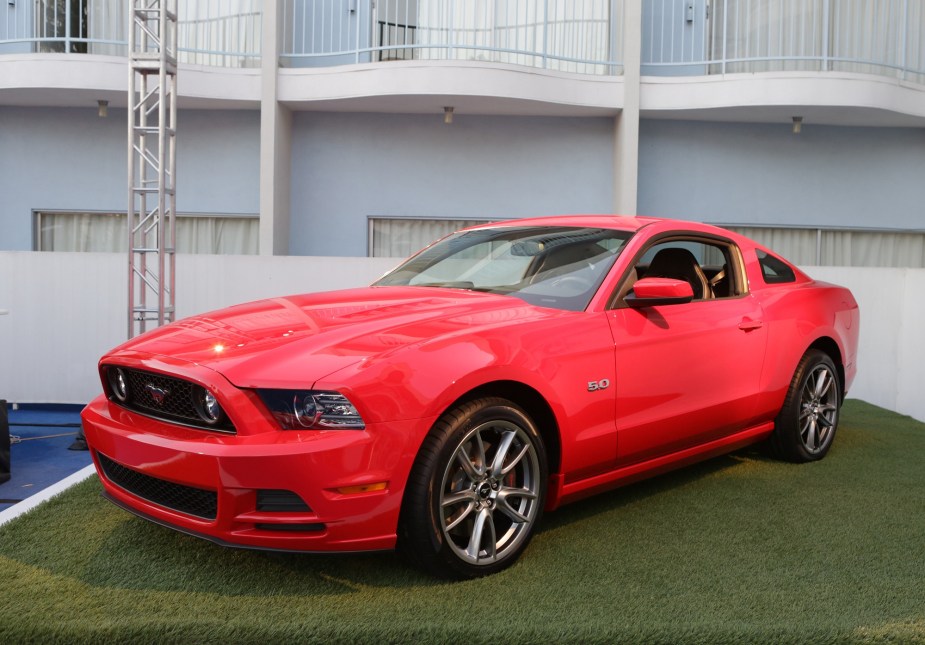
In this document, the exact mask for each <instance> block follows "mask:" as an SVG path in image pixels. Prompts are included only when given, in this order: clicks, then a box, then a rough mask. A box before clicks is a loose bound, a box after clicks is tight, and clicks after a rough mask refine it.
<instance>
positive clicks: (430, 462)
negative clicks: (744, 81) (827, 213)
mask: <svg viewBox="0 0 925 645" xmlns="http://www.w3.org/2000/svg"><path fill="white" fill-rule="evenodd" d="M858 324H859V316H858V307H857V304H856V303H855V300H854V298H853V297H852V295H851V293H850V292H849V291H848V290H847V289H844V288H841V287H837V286H833V285H829V284H823V283H820V282H816V281H814V280H812V279H811V278H809V277H807V276H806V275H805V274H804V273H802V272H801V271H800V270H799V269H797V268H796V267H794V266H793V265H792V264H790V263H788V262H786V261H785V260H783V259H781V258H780V257H778V256H777V255H775V254H774V253H772V252H771V251H769V250H768V249H766V248H763V247H761V246H759V245H758V244H756V243H755V242H752V241H750V240H748V239H746V238H744V237H742V236H740V235H736V234H733V233H731V232H728V231H725V230H722V229H719V228H715V227H712V226H707V225H702V224H695V223H689V222H679V221H671V220H660V219H650V218H643V217H638V218H624V217H608V216H575V217H555V218H538V219H528V220H517V221H511V222H505V223H500V224H490V225H485V226H477V227H474V228H470V229H467V230H464V231H460V232H458V233H455V234H453V235H450V236H449V237H446V238H444V239H443V240H441V241H439V242H437V243H435V244H433V245H431V246H429V247H428V248H426V249H424V250H423V251H421V252H420V253H418V254H417V255H415V256H413V257H412V258H411V259H410V260H408V261H407V262H405V263H404V264H402V265H401V266H399V267H398V268H397V269H395V270H394V271H392V272H391V273H389V274H388V275H386V276H385V277H384V278H382V279H381V280H379V281H378V282H376V283H375V284H374V285H372V286H371V287H367V288H363V289H354V290H349V291H340V292H333V293H316V294H307V295H300V296H291V297H286V298H273V299H269V300H263V301H260V302H254V303H250V304H244V305H239V306H236V307H231V308H229V309H224V310H222V311H215V312H212V313H207V314H203V315H200V316H195V317H193V318H188V319H186V320H181V321H178V322H176V323H173V324H170V325H167V326H165V327H161V328H158V329H156V330H154V331H151V332H149V333H147V334H144V335H142V336H139V337H138V338H135V339H133V340H131V341H129V342H127V343H125V344H124V345H122V346H120V347H118V348H116V349H114V350H113V351H111V352H110V353H108V354H107V355H106V356H104V357H103V358H102V360H101V361H100V366H99V367H100V376H101V378H102V383H103V390H104V394H103V395H101V396H99V397H98V398H96V399H95V400H94V401H93V402H91V403H90V404H89V405H88V406H87V408H86V409H85V410H84V411H83V424H84V430H85V434H86V437H87V442H88V444H89V445H90V448H91V450H92V454H93V460H94V463H95V464H96V468H97V471H98V473H99V477H100V479H101V481H102V483H103V487H104V489H105V495H106V497H108V498H109V499H110V500H111V501H113V502H115V503H116V504H118V505H119V506H121V507H123V508H125V509H126V510H129V511H131V512H133V513H136V514H138V515H140V516H142V517H144V518H147V519H149V520H152V521H154V522H157V523H160V524H163V525H166V526H169V527H171V528H174V529H178V530H180V531H183V532H186V533H189V534H192V535H196V536H199V537H203V538H206V539H209V540H212V541H214V542H218V543H220V544H225V545H233V546H239V547H249V548H257V549H282V550H292V551H362V550H375V549H391V548H394V547H396V546H397V547H398V548H399V549H401V550H402V551H404V552H405V553H407V554H408V556H409V557H410V558H411V559H412V560H413V561H415V562H416V563H417V564H419V565H421V566H423V567H424V568H426V569H427V570H429V571H432V572H434V573H437V574H439V575H444V576H450V577H457V578H465V577H474V576H480V575H484V574H488V573H492V572H495V571H498V570H500V569H503V568H504V567H507V566H509V565H511V564H512V563H513V562H514V561H515V560H516V559H517V558H518V556H519V555H520V554H521V552H523V550H524V549H525V548H526V546H527V543H528V542H529V541H530V537H531V536H532V534H533V533H534V532H535V530H536V527H537V525H538V524H539V522H540V518H541V516H542V514H543V512H544V511H549V510H553V509H555V508H556V507H558V506H559V505H561V504H564V503H567V502H571V501H574V500H577V499H580V498H583V497H586V496H588V495H591V494H593V493H598V492H601V491H604V490H608V489H612V488H614V487H616V486H619V485H621V484H625V483H627V482H630V481H634V480H638V479H640V478H643V477H648V476H650V475H653V474H655V473H659V472H663V471H666V470H669V469H672V468H676V467H678V466H681V465H683V464H688V463H691V462H694V461H697V460H701V459H706V458H708V457H711V456H714V455H718V454H721V453H725V452H729V451H732V450H736V449H739V448H742V447H743V446H746V445H748V444H752V443H755V442H760V441H766V442H767V443H768V444H769V445H770V447H771V448H772V449H773V450H774V451H775V452H776V453H777V454H778V455H779V456H780V457H782V458H784V459H788V460H792V461H812V460H816V459H821V458H822V457H823V456H825V454H826V453H827V452H828V450H829V448H830V447H831V445H832V440H833V439H834V437H835V431H836V428H837V425H838V415H839V408H840V404H841V402H842V400H843V398H844V395H845V392H846V391H847V388H848V386H849V385H850V384H851V382H852V380H853V379H854V376H855V373H856V357H857V343H858Z"/></svg>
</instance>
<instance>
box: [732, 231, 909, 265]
mask: <svg viewBox="0 0 925 645" xmlns="http://www.w3.org/2000/svg"><path fill="white" fill-rule="evenodd" d="M725 228H728V229H729V230H731V231H736V232H738V233H741V234H742V235H745V236H747V237H750V238H752V239H753V240H755V241H756V242H759V243H760V244H763V245H764V246H766V247H768V248H769V249H772V250H773V251H774V252H775V253H778V254H780V255H781V256H783V257H785V258H787V259H788V260H790V261H791V262H793V263H794V264H798V265H804V266H813V265H818V266H859V267H902V268H925V233H922V232H919V231H851V230H837V229H815V228H812V229H810V228H772V227H751V226H747V227H742V226H739V227H735V226H727V227H725Z"/></svg>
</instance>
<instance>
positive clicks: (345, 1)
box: [281, 0, 623, 74]
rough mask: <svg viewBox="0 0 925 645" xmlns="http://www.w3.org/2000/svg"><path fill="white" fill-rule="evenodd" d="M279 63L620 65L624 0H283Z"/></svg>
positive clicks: (590, 70)
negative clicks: (456, 62)
mask: <svg viewBox="0 0 925 645" xmlns="http://www.w3.org/2000/svg"><path fill="white" fill-rule="evenodd" d="M282 12H283V25H284V34H283V41H282V56H281V64H282V65H285V66H291V67H315V66H329V65H342V64H347V63H365V62H375V61H392V60H471V61H490V62H497V63H509V64H513V65H525V66H529V67H538V68H542V69H551V70H560V71H567V72H575V73H583V74H616V73H620V71H621V69H622V65H621V60H622V46H621V40H622V33H621V24H622V23H621V21H620V20H619V19H618V17H619V16H622V12H623V0H283V10H282Z"/></svg>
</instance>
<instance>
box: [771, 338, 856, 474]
mask: <svg viewBox="0 0 925 645" xmlns="http://www.w3.org/2000/svg"><path fill="white" fill-rule="evenodd" d="M841 399H842V386H841V379H840V378H839V375H838V369H837V368H836V367H835V363H834V362H832V359H831V358H830V357H829V355H828V354H826V353H824V352H821V351H819V350H817V349H811V350H809V351H807V352H806V354H804V355H803V358H801V359H800V363H799V364H798V365H797V369H796V372H795V373H794V375H793V380H792V381H791V382H790V388H789V389H788V390H787V396H786V398H785V399H784V405H783V407H781V410H780V413H779V414H778V415H777V419H775V421H774V433H773V434H772V435H771V442H770V443H771V449H772V451H773V453H774V454H775V455H776V456H777V457H779V458H781V459H786V460H787V461H793V462H797V463H802V462H807V461H818V460H819V459H822V458H823V457H825V455H826V453H828V452H829V448H831V447H832V442H833V441H834V440H835V431H836V430H837V429H838V417H839V411H840V409H841V402H842V401H841Z"/></svg>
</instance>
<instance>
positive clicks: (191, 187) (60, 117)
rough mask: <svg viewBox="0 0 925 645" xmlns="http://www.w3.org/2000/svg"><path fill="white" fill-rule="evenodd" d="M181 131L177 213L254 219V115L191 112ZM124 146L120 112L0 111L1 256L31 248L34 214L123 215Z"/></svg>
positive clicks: (180, 121) (125, 198) (125, 192)
mask: <svg viewBox="0 0 925 645" xmlns="http://www.w3.org/2000/svg"><path fill="white" fill-rule="evenodd" d="M177 131H178V133H177V139H178V145H177V172H178V178H177V211H178V212H179V213H218V214H255V213H257V212H258V210H259V203H258V193H259V191H258V185H259V181H258V180H259V175H260V168H259V159H260V154H259V153H260V114H259V112H257V111H256V110H255V111H243V110H210V111H205V110H187V111H185V112H183V114H182V115H181V116H179V117H178V124H177ZM125 136H126V114H125V110H118V109H111V110H110V111H109V116H108V117H106V118H100V117H98V116H97V110H96V108H94V109H69V108H38V107H28V108H25V107H3V106H0V250H3V251H27V250H31V249H32V248H33V246H32V229H33V218H32V213H33V211H35V210H64V211H91V212H92V211H112V212H123V213H124V212H125V210H126V208H127V206H128V184H127V179H126V178H127V172H128V170H127V150H126V143H125Z"/></svg>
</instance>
